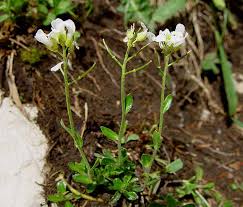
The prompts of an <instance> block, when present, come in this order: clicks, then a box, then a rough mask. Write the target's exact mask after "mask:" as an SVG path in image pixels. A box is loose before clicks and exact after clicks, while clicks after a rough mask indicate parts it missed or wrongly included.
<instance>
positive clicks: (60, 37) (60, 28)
mask: <svg viewBox="0 0 243 207" xmlns="http://www.w3.org/2000/svg"><path fill="white" fill-rule="evenodd" d="M51 26H52V27H51V30H52V31H51V32H50V33H49V34H46V33H44V32H43V30H42V29H39V30H38V31H37V32H36V35H35V38H36V39H37V41H39V42H41V43H43V44H44V45H46V47H47V48H48V49H50V50H51V51H53V52H57V51H58V49H59V46H62V47H66V48H70V49H72V48H73V46H76V47H77V43H76V41H75V40H76V39H77V33H76V32H75V30H76V28H75V24H74V22H73V21H72V20H70V19H68V20H66V21H63V20H62V19H59V18H57V19H55V20H53V21H52V22H51Z"/></svg>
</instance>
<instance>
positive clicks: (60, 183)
mask: <svg viewBox="0 0 243 207" xmlns="http://www.w3.org/2000/svg"><path fill="white" fill-rule="evenodd" d="M66 187H67V186H66V183H65V182H64V181H63V180H60V181H58V182H57V192H58V193H65V192H66Z"/></svg>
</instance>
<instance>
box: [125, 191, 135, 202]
mask: <svg viewBox="0 0 243 207" xmlns="http://www.w3.org/2000/svg"><path fill="white" fill-rule="evenodd" d="M124 194H125V196H126V198H127V199H128V200H130V201H134V200H137V199H138V195H137V193H135V192H126V193H124Z"/></svg>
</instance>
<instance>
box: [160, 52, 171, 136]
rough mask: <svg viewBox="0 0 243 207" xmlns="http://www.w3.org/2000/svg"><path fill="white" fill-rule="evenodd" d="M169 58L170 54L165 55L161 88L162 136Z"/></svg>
mask: <svg viewBox="0 0 243 207" xmlns="http://www.w3.org/2000/svg"><path fill="white" fill-rule="evenodd" d="M169 60H170V56H169V55H165V56H164V64H165V67H164V73H163V76H162V82H161V84H162V88H161V97H160V117H159V134H160V136H162V131H163V123H164V113H163V107H164V106H163V105H164V100H165V83H166V75H167V71H168V65H169Z"/></svg>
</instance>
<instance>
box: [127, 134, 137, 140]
mask: <svg viewBox="0 0 243 207" xmlns="http://www.w3.org/2000/svg"><path fill="white" fill-rule="evenodd" d="M136 140H139V136H138V135H137V134H130V135H129V136H128V137H127V142H131V141H136Z"/></svg>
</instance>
